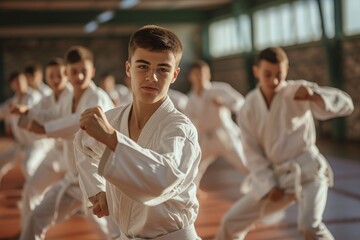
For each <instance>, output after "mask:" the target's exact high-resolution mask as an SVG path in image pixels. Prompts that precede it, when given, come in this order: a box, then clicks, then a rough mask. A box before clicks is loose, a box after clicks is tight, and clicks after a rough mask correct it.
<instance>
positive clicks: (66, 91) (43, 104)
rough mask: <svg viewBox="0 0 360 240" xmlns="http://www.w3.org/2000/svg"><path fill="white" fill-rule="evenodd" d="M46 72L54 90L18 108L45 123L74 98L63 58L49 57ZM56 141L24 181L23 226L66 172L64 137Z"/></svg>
mask: <svg viewBox="0 0 360 240" xmlns="http://www.w3.org/2000/svg"><path fill="white" fill-rule="evenodd" d="M45 76H46V77H45V80H46V82H47V84H48V85H49V86H50V87H51V89H52V92H53V93H52V94H51V95H49V96H46V97H44V98H42V99H41V101H40V102H39V103H38V104H36V105H34V106H33V107H31V108H29V107H27V106H22V107H19V108H18V109H17V111H18V112H19V113H21V114H22V116H21V117H20V119H24V118H26V119H27V121H37V122H38V123H40V124H45V123H46V122H48V121H51V120H55V119H56V118H58V117H59V116H58V115H60V113H61V109H60V108H61V107H64V106H66V105H67V104H69V102H70V101H71V98H72V96H73V88H72V86H71V84H70V83H68V79H67V76H66V74H65V62H64V60H63V59H61V58H55V59H52V60H50V61H49V62H48V64H47V65H46V69H45ZM53 144H54V146H53V147H52V149H51V150H50V151H49V152H48V153H47V155H46V157H45V159H44V160H43V161H42V163H41V164H40V166H39V167H38V168H37V169H36V171H35V173H34V175H33V176H31V177H30V178H29V179H28V180H27V181H26V182H25V184H24V187H23V190H22V199H21V211H20V213H21V223H22V224H21V225H22V227H23V228H24V227H25V226H24V224H25V222H26V219H27V217H28V216H29V213H30V211H32V210H33V209H34V208H35V206H37V205H38V204H39V203H40V202H41V200H42V198H43V195H44V193H45V190H46V189H47V188H49V187H50V186H51V185H52V184H54V183H55V182H57V181H58V180H60V179H61V178H62V177H63V176H64V174H65V170H66V166H65V160H64V153H63V147H62V142H61V139H54V140H53ZM44 179H46V181H44Z"/></svg>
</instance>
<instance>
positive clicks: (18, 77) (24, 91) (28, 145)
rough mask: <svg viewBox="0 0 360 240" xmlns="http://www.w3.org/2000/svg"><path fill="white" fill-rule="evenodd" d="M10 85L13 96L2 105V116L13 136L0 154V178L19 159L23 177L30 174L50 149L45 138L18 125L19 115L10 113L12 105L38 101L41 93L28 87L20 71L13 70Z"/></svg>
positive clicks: (31, 103) (26, 177)
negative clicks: (10, 142) (8, 145)
mask: <svg viewBox="0 0 360 240" xmlns="http://www.w3.org/2000/svg"><path fill="white" fill-rule="evenodd" d="M9 80H10V87H11V89H12V90H13V92H14V93H15V94H14V96H13V97H11V98H10V99H9V100H7V101H6V103H5V104H4V105H3V108H4V109H5V110H3V111H1V112H4V113H5V114H4V116H3V117H4V118H5V121H6V123H7V124H9V129H10V131H11V133H12V135H13V137H14V140H15V141H14V143H13V145H12V146H11V147H10V148H9V149H8V150H7V151H6V152H4V153H2V154H1V155H0V179H1V178H2V177H3V176H4V175H5V174H6V173H7V172H8V171H9V170H10V169H11V168H12V166H13V165H14V164H15V162H16V160H20V163H21V164H20V166H21V169H22V170H23V174H24V176H25V179H28V178H29V177H30V176H32V175H33V174H34V172H35V170H36V169H37V167H38V166H39V164H40V163H41V161H42V160H43V159H44V157H45V156H46V153H47V152H48V151H49V150H50V149H51V144H50V145H49V144H48V141H47V140H46V139H44V140H43V139H39V140H38V136H36V134H33V133H30V132H28V131H26V130H24V129H22V128H20V127H19V126H18V122H19V115H16V114H11V111H12V109H13V108H14V106H17V105H27V106H32V105H35V104H36V103H38V102H39V101H40V99H41V95H40V94H39V93H38V92H36V91H33V90H32V89H30V88H29V87H28V83H27V80H26V78H25V75H24V74H23V73H20V72H14V73H12V74H11V76H10V79H9Z"/></svg>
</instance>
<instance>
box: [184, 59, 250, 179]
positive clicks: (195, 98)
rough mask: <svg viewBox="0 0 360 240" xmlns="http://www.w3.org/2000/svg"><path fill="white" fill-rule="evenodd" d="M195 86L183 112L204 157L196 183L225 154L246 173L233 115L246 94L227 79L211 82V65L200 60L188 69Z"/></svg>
mask: <svg viewBox="0 0 360 240" xmlns="http://www.w3.org/2000/svg"><path fill="white" fill-rule="evenodd" d="M189 79H190V81H191V84H192V90H191V92H190V93H189V99H188V102H189V104H187V106H186V108H185V111H184V113H185V114H186V115H187V116H188V117H189V118H190V119H191V121H192V122H193V123H194V124H195V126H196V128H197V130H198V133H199V142H200V146H201V151H202V159H201V162H200V166H199V173H198V176H197V178H196V183H197V184H198V186H199V185H200V180H201V178H202V177H203V175H204V173H205V171H206V169H207V168H208V166H209V165H210V164H211V163H213V162H214V161H215V160H216V159H217V158H218V157H224V158H225V160H227V161H229V162H230V163H231V164H232V165H233V166H235V167H236V168H237V169H238V170H239V171H240V172H242V173H244V174H246V173H247V169H246V166H245V163H244V156H243V148H242V144H241V141H240V138H239V134H240V130H239V127H238V126H237V125H236V123H235V122H234V121H233V119H232V116H231V115H232V113H235V112H237V111H238V110H239V109H240V108H241V106H242V105H243V103H244V97H243V96H242V95H241V94H240V93H239V92H237V91H236V90H235V89H233V88H232V87H231V86H230V85H229V84H228V83H224V82H211V81H210V80H211V73H210V67H209V65H208V64H207V63H206V62H204V61H202V60H198V61H196V62H194V63H193V64H192V66H191V67H190V72H189Z"/></svg>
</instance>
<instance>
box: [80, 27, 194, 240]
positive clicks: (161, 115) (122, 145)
mask: <svg viewBox="0 0 360 240" xmlns="http://www.w3.org/2000/svg"><path fill="white" fill-rule="evenodd" d="M182 52H183V50H182V46H181V43H180V41H179V39H178V37H177V36H176V35H175V34H174V33H172V32H171V31H169V30H167V29H164V28H162V27H158V26H153V25H150V26H145V27H143V28H140V29H139V30H138V31H136V32H135V33H134V34H133V35H132V37H131V39H130V42H129V58H128V61H127V62H126V65H125V67H126V74H127V75H128V76H129V77H130V79H131V88H132V92H133V103H132V104H130V105H127V106H124V107H119V108H116V109H113V110H110V111H109V112H107V113H106V114H104V112H103V111H102V109H101V108H99V107H97V108H91V109H88V110H87V111H85V112H84V113H83V114H82V116H81V125H80V126H81V128H82V129H83V130H84V131H80V132H79V133H78V134H77V136H76V138H75V145H76V160H77V166H78V169H79V174H80V177H81V182H82V186H83V187H84V189H83V190H84V191H85V194H86V195H87V196H88V197H89V200H90V201H91V203H92V204H93V213H94V214H96V215H97V216H98V217H102V216H104V215H108V214H110V215H111V216H113V217H114V218H115V220H116V222H117V224H118V226H119V229H120V231H121V239H122V240H128V239H159V240H160V239H161V240H174V239H182V240H196V239H198V236H197V233H196V231H195V228H194V221H195V219H196V217H197V213H198V207H199V205H198V201H197V199H196V186H195V184H194V178H195V176H196V174H197V168H198V163H199V160H200V154H201V153H200V147H199V145H198V142H197V133H196V129H195V127H194V126H193V125H192V123H191V122H190V120H189V119H188V118H187V117H185V116H184V115H183V114H182V113H180V112H179V111H178V110H176V108H175V107H174V105H173V103H172V102H171V100H170V99H169V97H168V96H167V93H168V89H169V86H170V84H172V83H173V82H174V81H175V80H176V78H177V76H178V74H179V72H180V68H179V67H178V65H179V61H180V59H181V55H182ZM100 176H103V177H104V178H105V180H106V192H104V191H105V186H104V185H103V182H101V180H102V178H101V177H100ZM107 204H109V205H107Z"/></svg>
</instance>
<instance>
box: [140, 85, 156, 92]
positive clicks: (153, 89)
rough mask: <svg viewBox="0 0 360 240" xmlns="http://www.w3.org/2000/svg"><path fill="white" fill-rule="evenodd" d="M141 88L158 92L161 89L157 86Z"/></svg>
mask: <svg viewBox="0 0 360 240" xmlns="http://www.w3.org/2000/svg"><path fill="white" fill-rule="evenodd" d="M141 89H143V90H145V91H146V92H156V91H158V90H159V88H158V87H157V86H142V87H141Z"/></svg>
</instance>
